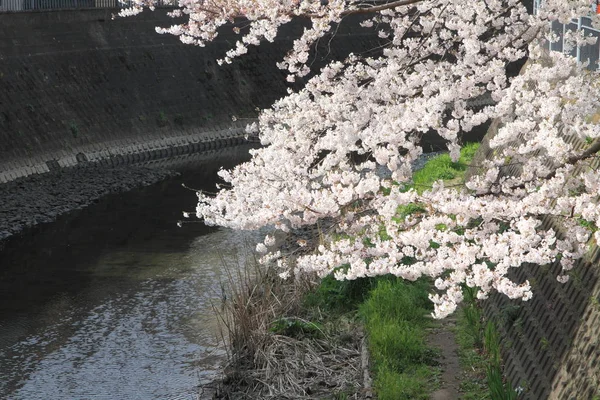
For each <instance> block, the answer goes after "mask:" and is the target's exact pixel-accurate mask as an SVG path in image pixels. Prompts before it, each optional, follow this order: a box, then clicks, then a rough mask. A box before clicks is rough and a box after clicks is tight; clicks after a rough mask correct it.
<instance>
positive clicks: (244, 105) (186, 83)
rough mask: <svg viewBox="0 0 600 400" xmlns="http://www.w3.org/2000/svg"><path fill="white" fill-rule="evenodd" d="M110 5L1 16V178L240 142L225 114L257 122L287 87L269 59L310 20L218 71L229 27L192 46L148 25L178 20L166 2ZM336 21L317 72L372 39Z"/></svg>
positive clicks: (320, 51) (239, 127)
mask: <svg viewBox="0 0 600 400" xmlns="http://www.w3.org/2000/svg"><path fill="white" fill-rule="evenodd" d="M116 12H117V10H116V9H104V10H102V9H87V10H67V11H46V12H36V11H31V12H23V13H5V14H0V183H2V182H7V181H11V180H14V179H16V178H19V177H22V176H27V175H30V174H34V173H44V172H47V171H49V170H52V169H55V168H62V167H67V166H72V165H75V164H78V163H82V162H94V161H100V160H105V161H106V162H107V163H110V164H113V163H117V164H121V163H131V162H137V161H139V160H145V159H154V158H156V157H163V156H168V155H172V154H178V152H182V151H196V150H198V149H200V148H203V147H209V148H210V146H213V145H211V144H209V143H212V142H213V141H214V140H220V141H221V142H223V143H227V142H228V141H230V142H233V141H235V140H241V139H240V138H241V137H242V136H243V127H244V126H245V122H247V120H243V119H239V120H238V122H236V123H234V122H232V116H236V117H238V118H240V117H241V118H254V117H255V116H256V114H257V112H256V109H257V108H264V107H268V106H270V105H271V104H272V103H273V102H274V101H275V100H277V99H278V98H280V97H281V96H283V95H285V94H286V91H287V89H288V84H287V83H286V82H285V73H284V72H283V71H281V70H279V69H277V67H276V65H275V63H276V62H277V61H280V60H281V59H282V58H283V56H284V55H285V53H286V52H287V51H288V50H289V49H290V48H291V46H292V39H293V38H295V37H297V36H298V34H299V33H300V32H301V31H302V29H303V27H304V26H305V25H306V23H307V22H306V21H303V20H297V21H294V22H293V23H291V24H288V25H289V26H286V27H285V28H284V29H283V31H282V33H281V35H280V36H279V38H278V39H277V40H276V41H275V43H271V44H269V43H267V44H265V45H264V46H262V45H261V46H260V47H258V48H253V49H251V50H250V52H249V53H248V54H247V55H245V56H244V57H242V58H240V59H239V60H236V62H234V63H233V64H232V65H226V66H222V67H219V66H218V65H217V64H216V62H215V60H216V59H218V58H222V57H223V55H224V53H225V51H226V50H228V49H229V48H230V47H231V46H232V45H233V44H234V43H235V41H236V40H237V36H235V35H234V34H233V33H232V32H231V30H230V29H224V30H223V33H222V34H221V35H220V36H219V37H218V38H217V40H216V41H215V42H214V43H211V44H209V45H208V46H207V47H205V48H199V47H195V46H190V45H184V44H182V43H181V42H180V41H179V40H178V39H177V38H176V37H173V36H170V35H159V34H157V33H156V32H155V27H156V26H169V25H171V24H173V22H174V21H173V20H172V19H171V18H168V17H166V15H165V10H164V9H163V10H157V11H156V12H150V11H145V12H144V13H142V14H141V15H138V16H136V17H132V18H116V19H113V18H112V15H113V14H114V13H116ZM341 28H342V29H341V30H340V31H339V32H338V33H337V35H336V36H335V37H334V39H333V41H332V42H331V43H329V41H322V43H323V44H322V45H321V46H320V47H319V48H317V49H315V52H316V53H317V54H316V56H315V60H316V61H317V63H316V64H315V65H316V66H317V67H318V66H320V65H323V64H324V62H327V61H332V60H336V59H343V58H344V57H346V56H347V54H348V53H350V52H351V51H354V52H365V51H370V50H372V49H375V48H377V47H378V46H379V44H380V43H379V39H377V38H376V37H375V36H374V35H373V34H372V33H370V32H368V31H367V30H364V29H362V28H359V27H358V26H357V24H356V21H348V22H347V23H346V22H345V23H344V24H342V27H341ZM350 34H352V39H351V40H350V39H348V35H350ZM325 55H327V57H326V59H325V60H323V56H325ZM295 88H297V86H296V87H295ZM223 143H221V144H223Z"/></svg>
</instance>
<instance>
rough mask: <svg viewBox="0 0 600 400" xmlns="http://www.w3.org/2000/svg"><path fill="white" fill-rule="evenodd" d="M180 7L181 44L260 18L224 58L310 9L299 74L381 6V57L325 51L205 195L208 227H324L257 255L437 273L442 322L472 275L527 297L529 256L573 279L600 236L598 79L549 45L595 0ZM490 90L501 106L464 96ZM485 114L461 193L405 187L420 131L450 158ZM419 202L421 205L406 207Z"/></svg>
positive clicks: (483, 287) (487, 287)
mask: <svg viewBox="0 0 600 400" xmlns="http://www.w3.org/2000/svg"><path fill="white" fill-rule="evenodd" d="M136 1H137V3H136V4H138V5H139V6H144V5H151V3H148V0H136ZM179 6H180V7H181V11H175V12H174V13H173V14H174V15H180V14H181V13H183V14H186V15H188V16H189V21H188V22H187V23H186V24H182V25H176V26H173V27H171V28H168V29H165V30H161V32H169V33H173V34H176V35H179V36H180V37H181V38H182V40H183V41H185V42H186V43H194V44H198V45H203V44H204V43H205V42H207V41H210V40H212V39H214V37H215V36H216V34H217V28H219V27H221V26H223V25H224V24H225V23H226V22H234V20H235V18H238V17H244V18H246V19H247V20H248V21H249V26H250V27H249V30H247V31H246V32H245V33H243V34H242V39H241V40H240V42H239V43H238V44H236V46H235V47H234V48H233V49H231V51H230V52H229V53H228V54H227V55H226V58H225V61H229V60H230V59H231V58H232V57H235V56H238V55H241V54H243V53H244V52H245V49H246V46H247V45H249V44H252V45H255V44H258V43H259V41H260V40H261V39H266V40H273V38H274V37H275V35H276V33H277V29H278V27H279V26H281V24H284V23H286V22H287V21H289V20H290V19H291V18H292V17H293V16H297V15H304V16H308V17H310V18H311V20H312V28H310V29H307V30H306V31H305V33H304V35H303V36H302V37H301V38H299V39H298V41H297V42H296V44H295V45H294V49H293V50H292V52H291V53H290V54H288V55H287V56H286V58H285V59H284V60H283V62H282V66H283V67H285V68H287V69H288V70H289V71H290V72H291V73H292V74H294V75H303V74H305V73H306V72H307V67H306V65H307V63H308V62H309V50H310V46H311V44H313V43H314V41H315V40H318V38H319V37H322V36H323V35H324V34H325V33H326V32H328V31H329V30H331V29H333V28H332V26H333V25H335V24H336V23H339V22H340V21H341V20H342V18H343V16H344V15H347V14H349V13H354V12H361V13H366V12H369V11H371V12H372V13H373V14H372V16H371V18H370V19H368V20H366V21H365V22H363V24H362V25H363V27H364V29H372V30H375V31H377V32H379V36H380V37H381V38H382V40H383V43H384V45H383V51H382V54H381V55H380V56H378V57H371V58H369V57H359V56H357V55H351V56H350V57H349V58H348V59H347V60H344V61H343V62H341V61H336V62H332V63H331V64H329V65H328V66H327V67H325V68H323V69H322V70H321V71H320V73H319V74H317V75H316V76H315V77H314V78H312V79H311V80H309V81H308V82H307V84H306V85H305V87H304V88H303V89H301V90H300V91H298V92H295V93H290V94H289V95H288V96H286V97H284V98H282V99H281V100H279V101H278V102H276V103H275V104H274V105H273V106H272V108H270V109H267V110H263V111H262V112H261V114H260V117H259V121H258V124H257V125H254V126H252V127H251V129H252V130H254V131H256V130H258V132H259V135H260V139H261V143H262V144H263V145H264V147H262V148H260V149H256V150H253V151H252V159H251V160H250V161H249V162H246V163H244V164H241V165H239V166H237V167H235V168H233V169H232V170H222V171H221V172H220V176H221V178H222V179H223V180H224V181H225V182H227V184H228V185H227V189H223V190H221V191H220V192H219V193H218V194H217V195H215V196H213V195H208V194H206V193H203V192H199V193H198V206H197V210H196V214H197V216H198V217H199V218H202V219H203V220H204V221H205V222H206V223H208V224H213V225H220V226H226V227H230V228H235V229H258V228H261V227H264V226H271V227H273V228H274V229H276V230H281V231H284V232H287V231H290V230H293V229H298V228H303V227H306V226H314V225H318V226H319V227H321V235H320V238H319V240H315V241H314V243H309V244H308V245H307V243H306V242H303V243H302V246H303V251H302V252H301V253H300V255H297V259H296V260H295V262H294V263H288V262H287V261H286V254H284V253H283V252H281V251H280V249H278V248H277V246H275V244H274V241H273V240H272V238H267V240H266V241H265V242H264V243H261V244H259V245H258V247H257V250H259V251H260V252H261V253H266V255H265V256H263V259H265V260H276V259H277V260H279V265H280V266H281V268H282V273H283V274H284V275H289V274H290V273H295V274H300V273H304V272H313V273H317V274H318V275H320V276H325V275H328V274H334V275H335V277H336V278H338V279H356V278H359V277H365V276H377V275H384V274H393V275H396V276H399V277H402V278H405V279H409V280H415V279H418V278H419V277H422V276H427V277H430V278H431V279H432V280H433V281H434V282H435V288H436V289H435V290H436V292H435V293H432V294H431V300H432V301H433V303H434V305H435V311H434V316H435V317H438V318H441V317H445V316H447V315H448V314H450V313H451V312H453V311H454V310H455V309H456V307H457V305H458V304H459V303H460V302H461V300H462V287H463V286H464V285H467V286H470V287H477V288H479V291H478V296H479V297H480V298H486V297H487V296H488V295H489V294H490V292H492V291H497V292H500V293H502V294H504V295H506V296H508V297H510V298H516V299H523V300H527V299H529V298H530V297H531V296H532V290H531V286H530V284H529V283H528V282H527V281H525V282H517V281H514V280H513V279H512V278H511V277H512V276H513V275H512V274H511V273H510V271H511V270H512V269H514V268H518V267H520V266H522V265H524V264H540V265H543V264H548V263H551V262H554V261H556V260H560V263H561V265H562V267H563V272H562V273H561V274H560V276H559V277H558V279H559V280H560V281H566V280H567V279H568V273H569V272H568V271H569V270H570V269H571V268H572V267H573V265H574V262H575V260H576V259H578V258H580V257H581V256H582V255H583V254H584V252H585V248H586V245H587V244H588V241H589V240H590V238H592V233H593V234H594V235H593V240H596V241H598V239H600V234H599V233H598V231H596V230H595V227H597V226H600V207H598V206H597V203H598V199H599V196H600V174H599V173H598V170H597V168H598V167H597V163H595V159H596V157H597V154H596V153H597V152H598V150H600V144H599V141H600V126H599V125H598V124H597V123H595V122H594V121H595V119H594V118H593V115H594V114H595V113H597V112H598V110H600V83H599V81H598V75H597V73H594V72H590V71H588V70H586V69H585V66H584V65H578V64H577V62H576V61H575V60H574V59H572V58H569V56H568V55H565V54H562V53H558V52H555V53H549V52H548V51H547V50H546V49H547V42H548V41H551V40H554V38H553V35H552V33H551V31H550V29H549V27H550V23H551V22H552V21H554V20H559V21H561V22H565V21H569V20H571V19H572V18H576V17H578V16H580V15H582V13H586V12H587V10H588V9H589V4H588V0H571V1H564V0H547V1H545V2H544V4H543V6H542V8H541V9H540V10H539V13H538V14H537V15H535V16H533V15H529V14H528V13H527V11H526V9H525V7H524V6H523V5H522V4H521V1H520V0H422V1H417V0H405V1H398V2H392V3H381V4H378V3H377V2H374V3H367V5H364V3H362V2H355V1H352V0H350V1H343V0H330V1H321V2H319V1H309V0H293V1H290V0H260V1H248V0H214V1H204V0H180V2H179ZM129 12H130V11H125V12H124V13H129ZM342 23H343V21H342ZM570 35H571V36H570V37H572V40H573V42H574V45H575V46H585V45H589V44H590V43H591V42H592V40H590V39H589V38H586V37H585V35H583V34H582V33H580V32H574V33H572V34H570ZM524 57H528V59H529V60H528V66H527V68H525V69H524V70H523V71H522V73H521V74H520V75H519V76H516V77H510V76H508V75H507V73H506V67H507V65H508V64H510V63H513V62H515V61H517V60H520V59H522V58H524ZM486 94H489V95H491V97H492V99H494V101H495V102H496V103H495V105H490V106H485V107H474V106H472V105H471V104H472V100H473V99H476V98H479V97H480V96H482V95H486ZM492 119H495V120H499V121H501V123H502V125H501V128H500V129H499V131H498V133H497V134H496V135H495V136H494V137H493V138H491V140H490V147H491V148H492V155H491V156H490V157H488V159H487V160H484V161H481V162H480V165H477V169H478V170H479V171H482V172H481V173H479V174H476V175H474V176H473V177H472V178H471V179H470V180H469V181H468V182H466V184H465V185H464V186H463V187H460V188H456V187H445V186H444V184H443V182H438V183H436V184H434V185H433V186H432V187H431V188H428V189H427V190H416V189H410V190H409V189H407V188H408V187H409V186H408V185H409V184H410V182H411V178H412V169H411V166H412V164H413V163H414V161H415V160H416V159H417V158H418V157H419V156H420V155H421V154H422V153H423V148H422V143H421V139H422V137H423V135H424V134H425V133H427V132H430V131H436V132H437V133H438V134H439V135H440V136H441V137H442V138H443V139H445V140H446V142H447V145H448V149H449V151H450V154H451V156H452V157H453V159H455V160H456V158H457V157H458V154H459V150H460V148H461V145H462V142H461V137H462V135H463V134H464V133H466V132H469V131H471V130H472V129H473V128H474V127H477V126H480V125H482V124H484V123H486V122H488V121H490V120H492ZM575 142H577V143H584V144H585V145H584V146H574V145H573V143H575ZM382 168H383V169H385V170H388V171H389V174H382V173H381V170H382ZM410 205H413V206H415V205H417V206H418V209H419V210H420V211H419V212H417V213H413V214H410V215H403V214H402V213H401V212H400V210H401V209H402V208H403V207H407V206H410ZM548 218H554V219H556V220H558V221H559V222H560V226H561V228H560V231H559V230H558V228H556V230H555V229H551V228H548V226H549V225H548V224H547V223H543V222H545V221H547V219H548ZM269 251H270V253H269Z"/></svg>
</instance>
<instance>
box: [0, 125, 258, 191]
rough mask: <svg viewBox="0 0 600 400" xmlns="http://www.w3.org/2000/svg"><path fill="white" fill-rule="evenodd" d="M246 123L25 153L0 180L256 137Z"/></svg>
mask: <svg viewBox="0 0 600 400" xmlns="http://www.w3.org/2000/svg"><path fill="white" fill-rule="evenodd" d="M245 126H246V123H241V122H237V123H232V125H231V126H230V127H225V126H221V127H219V128H220V129H218V130H215V131H212V132H202V131H201V132H196V133H192V134H187V135H178V136H173V137H166V138H162V139H154V140H148V141H140V140H135V138H130V139H123V140H122V141H117V142H108V143H95V144H92V145H87V146H82V147H80V148H75V149H71V150H62V151H58V152H53V153H45V154H38V155H36V156H34V157H29V158H27V157H24V158H22V159H19V160H15V161H12V162H9V163H7V165H5V166H3V167H4V168H5V169H4V170H0V183H7V182H11V181H14V180H16V179H19V178H24V177H28V176H30V175H34V174H45V173H48V172H51V171H58V170H60V169H64V168H71V167H75V166H78V165H85V164H89V163H92V164H99V165H102V166H113V167H114V166H122V165H132V164H145V163H149V162H151V161H154V160H159V159H164V158H168V157H173V156H178V155H182V154H190V153H197V152H202V151H207V150H215V149H219V148H223V147H228V146H233V145H238V144H243V143H245V142H247V141H248V140H256V139H254V138H248V139H246V137H247V135H246V133H245Z"/></svg>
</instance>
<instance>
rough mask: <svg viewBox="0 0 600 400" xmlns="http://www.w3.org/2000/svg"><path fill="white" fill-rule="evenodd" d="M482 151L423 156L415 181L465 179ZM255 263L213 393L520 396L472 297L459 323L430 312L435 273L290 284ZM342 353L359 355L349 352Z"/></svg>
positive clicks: (237, 292)
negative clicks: (221, 376) (412, 279)
mask: <svg viewBox="0 0 600 400" xmlns="http://www.w3.org/2000/svg"><path fill="white" fill-rule="evenodd" d="M477 147H478V146H477V144H473V145H466V146H465V148H464V149H463V151H462V152H461V157H460V159H459V161H458V162H452V161H451V160H450V157H449V156H448V155H447V154H442V155H439V154H436V155H426V156H424V157H422V159H421V160H419V164H418V165H416V166H415V169H416V170H418V171H417V172H416V173H415V174H414V176H413V179H414V182H413V187H414V188H415V189H416V190H418V191H421V190H424V189H425V188H427V187H431V184H432V183H433V182H435V181H437V180H439V179H443V180H445V181H446V182H452V183H459V182H462V181H463V180H464V174H465V172H466V170H467V168H468V166H469V164H470V162H471V160H472V158H473V155H474V153H475V151H476V150H477ZM422 211H424V209H422V208H420V207H419V206H418V204H417V205H416V206H415V207H404V208H403V210H402V214H401V216H399V217H400V218H406V217H407V216H408V215H410V214H413V213H420V212H422ZM402 215H403V217H402ZM255 268H256V272H255V273H253V274H249V275H246V279H244V280H242V282H243V284H242V285H241V286H236V285H233V287H236V288H237V289H234V291H233V293H234V295H233V296H232V298H231V299H229V300H228V301H227V300H225V301H224V303H223V307H222V309H221V315H225V317H224V320H225V321H226V324H225V326H226V331H227V332H226V334H225V335H224V336H226V337H228V338H229V350H230V352H229V356H230V357H229V364H228V366H227V368H226V369H225V378H224V379H223V381H222V382H221V383H220V386H218V390H217V391H216V393H215V394H214V396H213V398H214V399H292V398H294V399H335V400H337V399H370V398H373V397H376V398H378V399H380V400H388V399H389V400H398V399H407V400H409V399H410V400H415V399H422V400H428V399H431V398H433V399H436V400H451V399H456V398H458V397H459V396H461V395H462V396H465V398H475V397H473V396H475V395H476V396H479V397H477V398H481V399H488V398H512V397H494V395H500V396H511V395H513V394H514V391H513V390H512V388H511V387H510V384H506V385H505V383H504V382H503V379H502V375H501V367H502V364H501V360H500V358H499V357H500V356H499V354H500V350H499V349H500V343H499V341H498V335H497V333H495V331H494V330H493V327H492V325H490V323H489V322H488V323H487V324H486V323H485V322H486V321H485V319H484V317H483V315H482V313H481V311H480V309H479V304H478V302H477V301H476V300H474V299H475V297H474V295H473V293H471V296H467V297H468V298H469V299H471V300H470V301H469V302H467V304H466V307H465V309H464V310H460V311H459V323H458V324H456V320H454V319H453V320H445V321H442V322H440V321H435V320H432V319H431V318H430V314H431V311H432V304H431V302H430V301H429V300H428V294H429V293H431V292H432V291H434V289H433V284H432V282H431V281H430V280H428V279H426V278H421V279H419V280H417V281H416V282H407V281H404V280H402V279H399V278H396V277H393V276H381V277H376V278H360V279H357V280H354V281H336V280H335V279H333V278H332V277H326V278H325V279H323V280H319V279H317V278H316V277H312V276H301V277H294V278H292V279H291V281H283V280H281V279H280V278H279V277H278V276H277V274H276V273H275V272H274V271H272V270H271V269H267V271H265V272H262V270H261V269H260V267H259V266H255ZM252 277H258V279H253V278H252ZM238 282H239V281H238ZM467 289H468V288H467ZM467 289H465V290H467ZM467 292H468V290H467ZM471 292H473V291H472V290H471ZM224 298H225V296H224ZM465 316H466V317H465ZM456 336H458V337H459V338H460V345H459V344H457V340H456ZM484 337H485V338H486V339H485V340H484V339H483V338H484ZM341 349H350V353H348V351H347V350H346V353H344V354H345V357H340V356H338V354H339V352H340V351H341ZM323 352H324V354H325V355H327V357H325V356H324V354H321V353H323ZM332 356H333V357H332ZM307 359H310V360H311V361H310V362H307V361H306V360H307ZM476 368H477V369H476ZM332 376H343V377H344V379H341V381H340V380H332V379H331V377H332ZM309 378H314V380H312V379H309ZM486 381H487V385H486V383H485V382H486ZM491 391H492V392H493V394H492V392H491Z"/></svg>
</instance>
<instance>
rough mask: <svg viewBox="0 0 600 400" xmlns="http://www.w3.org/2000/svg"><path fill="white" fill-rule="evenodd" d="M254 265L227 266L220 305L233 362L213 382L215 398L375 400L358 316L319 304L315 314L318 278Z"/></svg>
mask: <svg viewBox="0 0 600 400" xmlns="http://www.w3.org/2000/svg"><path fill="white" fill-rule="evenodd" d="M247 265H249V266H247V267H246V268H242V269H241V270H239V269H238V270H237V271H238V272H232V271H231V269H227V270H228V282H227V283H226V284H224V285H223V287H222V292H223V293H222V301H221V304H219V305H218V306H216V307H215V310H216V311H217V314H218V315H219V317H220V319H221V321H222V327H223V332H222V336H223V339H224V341H225V343H226V347H227V351H228V363H227V365H226V366H225V368H224V376H223V379H222V380H221V381H220V382H218V383H216V384H213V385H212V386H213V387H212V390H211V392H212V395H211V396H212V398H213V399H236V400H237V399H241V400H243V399H253V400H261V399H265V400H266V399H340V400H341V399H365V398H370V397H371V394H370V384H369V383H368V382H369V374H368V366H367V365H366V364H367V361H368V357H365V354H366V349H364V340H363V337H364V335H363V334H362V331H361V329H360V328H359V327H358V325H357V323H356V321H355V319H356V318H348V317H347V316H334V317H331V316H330V315H328V316H326V315H323V313H322V312H321V310H320V309H319V308H318V307H316V308H314V307H313V308H312V309H311V310H310V311H307V308H306V307H303V299H304V298H305V295H306V294H307V293H309V292H310V291H311V290H313V289H314V287H315V286H316V279H311V277H309V276H302V277H295V278H289V279H287V280H283V279H281V278H280V277H279V276H278V274H277V271H276V270H275V268H274V267H265V266H261V265H259V264H258V263H257V262H250V263H247ZM308 313H310V315H308ZM365 381H366V382H367V384H366V387H365ZM205 389H207V388H205Z"/></svg>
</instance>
